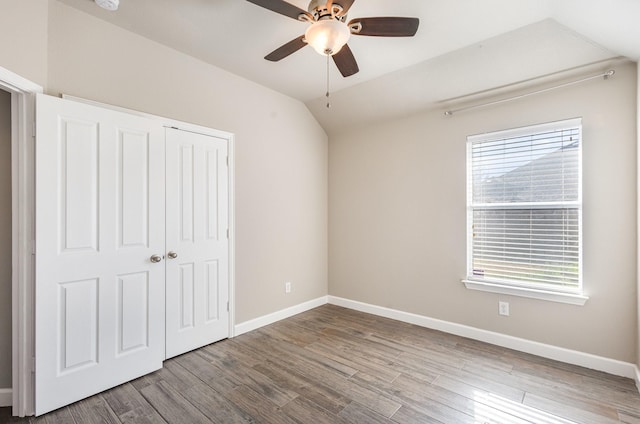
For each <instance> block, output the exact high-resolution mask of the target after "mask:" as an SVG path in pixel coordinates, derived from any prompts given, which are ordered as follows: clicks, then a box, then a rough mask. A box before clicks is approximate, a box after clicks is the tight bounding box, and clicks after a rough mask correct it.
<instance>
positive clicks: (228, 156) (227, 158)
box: [227, 156, 229, 166]
mask: <svg viewBox="0 0 640 424" xmlns="http://www.w3.org/2000/svg"><path fill="white" fill-rule="evenodd" d="M227 166H229V156H227Z"/></svg>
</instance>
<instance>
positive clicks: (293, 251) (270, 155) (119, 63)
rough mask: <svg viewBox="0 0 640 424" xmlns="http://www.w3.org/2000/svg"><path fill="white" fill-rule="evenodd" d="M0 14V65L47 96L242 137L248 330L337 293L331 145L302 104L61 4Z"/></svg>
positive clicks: (241, 231) (240, 292)
mask: <svg viewBox="0 0 640 424" xmlns="http://www.w3.org/2000/svg"><path fill="white" fill-rule="evenodd" d="M0 10H2V13H0V66H2V67H5V68H8V69H10V70H11V71H13V72H15V73H17V74H19V75H22V76H24V77H25V78H29V79H31V80H32V81H34V82H36V83H38V84H41V85H43V86H44V87H45V91H46V92H47V93H48V94H52V95H58V94H59V93H66V94H70V95H75V96H80V97H85V98H89V99H93V100H97V101H101V102H105V103H110V104H114V105H118V106H123V107H126V108H130V109H136V110H140V111H144V112H149V113H153V114H156V115H160V116H167V117H171V118H175V119H178V120H182V121H186V122H191V123H195V124H199V125H204V126H208V127H212V128H217V129H220V130H224V131H229V132H232V133H234V134H235V141H236V163H235V165H236V174H235V177H236V180H235V193H236V204H235V207H236V229H237V231H236V252H235V253H236V323H237V324H240V323H242V322H245V321H248V320H250V319H253V318H256V317H260V316H263V315H266V314H269V313H272V312H275V311H279V310H281V309H284V308H287V307H289V306H293V305H297V304H300V303H302V302H305V301H308V300H312V299H316V298H318V297H321V296H325V295H326V294H327V290H328V289H327V269H328V265H327V243H328V242H327V234H328V231H327V182H328V177H327V157H328V150H327V149H328V140H327V135H326V134H325V132H324V130H323V129H322V128H321V127H320V125H319V124H318V123H317V121H316V120H315V119H314V118H313V116H312V115H311V114H310V112H309V111H308V110H307V108H306V107H305V106H304V104H303V103H301V102H300V101H297V100H294V99H292V98H290V97H287V96H284V95H282V94H279V93H277V92H275V91H273V90H270V89H267V88H265V87H263V86H260V85H258V84H255V83H253V82H251V81H248V80H246V79H243V78H240V77H237V76H235V75H233V74H230V73H228V72H226V71H224V70H222V69H220V68H217V67H215V66H211V65H208V64H206V63H204V62H201V61H198V60H196V59H194V58H193V57H191V56H188V55H184V54H181V53H179V52H177V51H175V50H172V49H170V48H168V47H165V46H162V45H160V44H158V43H155V42H152V41H150V40H148V39H146V38H143V37H140V36H137V35H135V34H133V33H131V32H128V31H126V30H123V29H121V28H119V27H116V26H114V25H111V24H108V23H106V22H104V21H101V20H99V19H97V18H94V17H91V16H89V15H86V14H84V13H82V12H79V11H77V10H76V9H73V8H70V7H68V6H65V5H63V4H61V3H59V2H57V1H53V0H52V1H47V0H44V1H42V0H24V1H14V0H0ZM43 17H44V19H43ZM14 19H15V20H18V21H20V20H26V21H27V22H29V24H28V25H22V26H20V25H14V24H12V21H13V20H14ZM8 40H14V41H15V40H20V41H21V43H15V42H14V41H12V42H9V41H8ZM285 281H291V282H292V283H293V290H292V292H291V293H290V294H285V292H284V283H285ZM0 323H2V325H4V324H5V321H4V320H2V319H0ZM6 344H8V345H10V337H9V335H4V334H2V333H0V345H2V346H4V345H6ZM0 370H1V372H6V371H7V369H6V367H5V366H3V365H2V364H0ZM1 386H2V385H0V387H1Z"/></svg>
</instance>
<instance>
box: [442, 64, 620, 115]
mask: <svg viewBox="0 0 640 424" xmlns="http://www.w3.org/2000/svg"><path fill="white" fill-rule="evenodd" d="M615 73H616V71H615V70H613V69H609V70H608V71H607V72H605V73H603V74H598V75H592V76H590V77H586V78H582V79H579V80H576V81H571V82H567V83H565V84H560V85H556V86H553V87H548V88H544V89H542V90H538V91H532V92H530V93H525V94H521V95H519V96H513V97H508V98H506V99H501V100H496V101H493V102H488V103H481V104H477V105H473V106H467V107H461V108H459V109H450V110H447V111H446V112H445V113H444V114H445V116H452V115H453V114H454V113H458V112H464V111H467V110H471V109H477V108H481V107H485V106H493V105H497V104H500V103H506V102H510V101H512V100H518V99H522V98H523V97H528V96H533V95H534V94H540V93H546V92H547V91H552V90H556V89H558V88H563V87H569V86H571V85H575V84H580V83H581V82H585V81H590V80H592V79H596V78H604V79H605V80H607V79H609V78H611V77H612V76H613V75H614V74H615Z"/></svg>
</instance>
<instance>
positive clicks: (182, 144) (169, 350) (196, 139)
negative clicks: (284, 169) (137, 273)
mask: <svg viewBox="0 0 640 424" xmlns="http://www.w3.org/2000/svg"><path fill="white" fill-rule="evenodd" d="M166 131H167V132H166V148H167V150H166V155H167V167H166V172H167V175H166V179H167V183H166V186H167V192H166V196H167V228H166V235H167V242H166V243H167V262H166V269H167V277H166V278H167V293H166V296H167V321H166V331H167V334H166V341H167V345H166V355H167V358H170V357H173V356H176V355H179V354H181V353H184V352H188V351H190V350H193V349H196V348H198V347H201V346H204V345H207V344H209V343H213V342H216V341H218V340H221V339H224V338H227V337H228V336H229V311H228V308H227V301H228V299H229V295H228V291H229V240H228V238H227V229H228V222H229V216H228V209H229V194H228V167H227V140H224V139H220V138H216V137H211V136H206V135H202V134H196V133H192V132H187V131H180V130H177V129H172V128H168V129H167V130H166ZM174 253H175V255H177V256H176V257H175V258H172V256H174V255H173V254H174Z"/></svg>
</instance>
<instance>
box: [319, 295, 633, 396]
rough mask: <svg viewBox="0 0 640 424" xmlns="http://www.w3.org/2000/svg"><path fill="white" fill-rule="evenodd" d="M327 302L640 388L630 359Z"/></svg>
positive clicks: (333, 300) (371, 307)
mask: <svg viewBox="0 0 640 424" xmlns="http://www.w3.org/2000/svg"><path fill="white" fill-rule="evenodd" d="M328 303H330V304H332V305H337V306H342V307H345V308H349V309H354V310H356V311H361V312H366V313H370V314H373V315H378V316H382V317H385V318H391V319H395V320H398V321H402V322H407V323H410V324H415V325H419V326H421V327H426V328H431V329H433V330H439V331H444V332H446V333H450V334H455V335H457V336H462V337H467V338H470V339H474V340H479V341H482V342H486V343H491V344H494V345H498V346H502V347H506V348H509V349H514V350H518V351H520V352H525V353H530V354H533V355H537V356H542V357H544V358H549V359H554V360H556V361H561V362H565V363H568V364H573V365H579V366H582V367H585V368H590V369H594V370H598V371H603V372H606V373H609V374H613V375H618V376H622V377H627V378H631V379H635V381H636V384H637V385H638V389H639V390H640V371H639V370H638V367H637V366H636V365H635V364H631V363H628V362H622V361H618V360H615V359H609V358H604V357H602V356H597V355H592V354H589V353H584V352H579V351H576V350H571V349H565V348H562V347H558V346H552V345H548V344H544V343H539V342H534V341H531V340H526V339H521V338H519V337H513V336H508V335H506V334H500V333H496V332H493V331H487V330H482V329H479V328H475V327H470V326H467V325H462V324H456V323H453V322H448V321H442V320H439V319H435V318H430V317H426V316H422V315H417V314H412V313H409V312H402V311H398V310H395V309H389V308H385V307H382V306H376V305H371V304H368V303H362V302H357V301H354V300H349V299H344V298H340V297H335V296H329V297H328Z"/></svg>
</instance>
